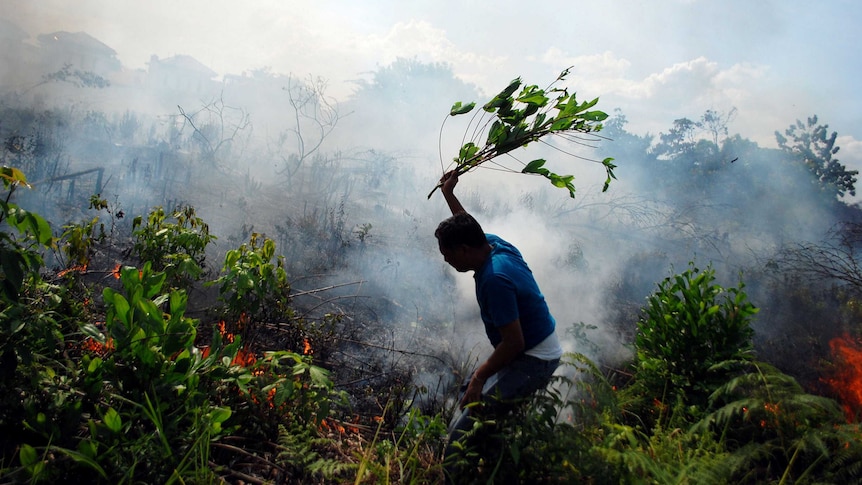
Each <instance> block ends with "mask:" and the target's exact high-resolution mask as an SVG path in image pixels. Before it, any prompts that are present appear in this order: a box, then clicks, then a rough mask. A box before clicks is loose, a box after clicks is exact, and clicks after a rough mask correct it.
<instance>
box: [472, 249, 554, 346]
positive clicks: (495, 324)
mask: <svg viewBox="0 0 862 485" xmlns="http://www.w3.org/2000/svg"><path fill="white" fill-rule="evenodd" d="M485 237H487V239H488V243H489V244H490V245H491V248H492V249H491V254H490V255H489V256H488V259H487V260H486V261H485V264H484V265H482V267H481V268H480V269H479V270H478V271H476V272H475V273H474V274H473V278H475V280H476V298H477V299H478V300H479V309H480V311H481V314H482V321H483V322H484V323H485V333H486V334H487V335H488V339H489V340H490V341H491V345H493V346H494V347H496V346H497V344H499V343H500V342H501V341H502V339H503V338H502V337H501V336H500V330H499V327H502V326H504V325H506V324H508V323H511V322H512V321H514V320H515V319H516V318H518V319H520V321H521V331H522V332H523V334H524V348H525V349H526V350H529V349H530V348H532V347H534V346H536V344H538V343H540V342H541V341H542V340H544V339H546V338H547V337H548V336H549V335H551V334H552V333H553V332H554V328H555V327H556V321H555V320H554V317H553V316H552V315H551V312H550V311H549V310H548V304H547V303H546V302H545V297H544V295H542V292H541V291H540V290H539V285H538V284H536V279H535V278H534V277H533V272H532V271H530V268H529V267H528V266H527V263H526V262H525V261H524V258H523V257H522V256H521V253H520V251H518V249H517V248H515V246H512V245H511V244H510V243H508V242H506V241H504V240H502V239H500V238H499V237H498V236H495V235H493V234H486V235H485Z"/></svg>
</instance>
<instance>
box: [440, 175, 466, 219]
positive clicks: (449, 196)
mask: <svg viewBox="0 0 862 485" xmlns="http://www.w3.org/2000/svg"><path fill="white" fill-rule="evenodd" d="M440 182H441V183H442V184H443V185H441V186H440V191H441V192H443V197H444V198H445V199H446V203H447V204H449V210H451V211H452V215H453V216H454V215H455V214H458V213H460V212H467V211H466V210H465V209H464V206H463V205H461V201H459V200H458V197H455V186H456V185H457V184H458V174H457V173H455V172H446V173H445V174H443V178H441V179H440Z"/></svg>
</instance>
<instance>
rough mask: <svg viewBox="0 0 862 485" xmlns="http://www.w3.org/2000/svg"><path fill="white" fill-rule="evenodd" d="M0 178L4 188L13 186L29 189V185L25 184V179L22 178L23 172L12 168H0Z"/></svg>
mask: <svg viewBox="0 0 862 485" xmlns="http://www.w3.org/2000/svg"><path fill="white" fill-rule="evenodd" d="M0 178H2V179H3V185H4V186H5V187H6V188H9V186H11V185H13V184H19V185H24V186H26V187H27V188H30V184H28V183H27V177H25V176H24V172H22V171H21V170H19V169H17V168H14V167H0Z"/></svg>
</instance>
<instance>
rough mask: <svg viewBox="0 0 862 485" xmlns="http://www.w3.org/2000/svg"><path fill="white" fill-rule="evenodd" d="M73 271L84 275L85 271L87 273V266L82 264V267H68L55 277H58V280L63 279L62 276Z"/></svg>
mask: <svg viewBox="0 0 862 485" xmlns="http://www.w3.org/2000/svg"><path fill="white" fill-rule="evenodd" d="M75 271H77V272H79V273H84V272H86V271H87V265H86V264H82V265H79V266H72V267H70V268H68V269H64V270H63V271H60V272H59V273H57V276H58V277H60V278H62V277H64V276H66V275H67V274H69V273H72V272H75Z"/></svg>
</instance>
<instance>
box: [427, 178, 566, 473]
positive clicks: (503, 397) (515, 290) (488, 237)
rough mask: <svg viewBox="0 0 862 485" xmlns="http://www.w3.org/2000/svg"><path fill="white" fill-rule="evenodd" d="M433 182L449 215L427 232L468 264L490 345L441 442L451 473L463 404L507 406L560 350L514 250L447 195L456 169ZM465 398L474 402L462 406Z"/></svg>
mask: <svg viewBox="0 0 862 485" xmlns="http://www.w3.org/2000/svg"><path fill="white" fill-rule="evenodd" d="M440 182H441V189H442V190H441V191H442V193H443V196H444V197H445V199H446V203H447V204H448V205H449V209H450V210H451V211H452V217H450V218H448V219H446V220H444V221H443V222H441V223H440V225H439V226H438V227H437V230H436V231H435V233H434V235H435V236H436V238H437V242H438V245H439V247H440V253H441V254H442V255H443V259H444V260H445V261H446V262H447V263H449V265H451V266H452V267H453V268H455V269H456V270H457V271H459V272H467V271H473V278H474V279H475V281H476V298H477V300H478V302H479V309H480V313H481V317H482V321H483V323H484V325H485V333H486V334H487V336H488V339H489V340H490V342H491V345H493V347H494V350H493V352H492V353H491V355H490V356H489V357H488V358H487V359H486V360H485V361H484V362H483V363H482V364H481V365H480V366H479V367H478V368H477V369H476V371H475V372H473V375H472V376H471V377H470V380H469V383H468V384H467V386H466V389H465V390H464V394H463V397H462V398H461V402H460V407H461V409H462V410H463V413H462V415H461V417H460V418H459V419H458V420H457V421H456V423H455V425H454V426H453V428H452V431H451V432H450V435H449V446H448V447H447V449H446V457H445V461H446V462H447V463H448V465H447V472H448V473H450V474H451V473H454V472H455V471H456V469H455V467H453V465H452V463H453V462H452V460H454V459H455V457H454V454H455V451H456V450H457V448H458V447H456V446H453V443H455V442H457V441H461V440H462V439H464V438H466V436H465V432H466V431H467V430H470V429H471V428H473V421H474V419H472V418H471V411H472V410H474V409H475V410H476V411H479V412H480V413H481V415H482V416H483V417H487V416H493V415H499V414H501V413H505V412H506V411H508V410H509V409H510V407H511V403H512V401H513V400H517V399H518V398H525V397H529V396H530V395H531V394H533V393H534V392H536V391H537V390H539V389H543V388H544V387H545V386H547V384H548V382H549V381H550V379H551V376H552V375H553V373H554V370H555V369H556V368H557V365H558V364H559V361H560V357H561V356H562V353H563V351H562V348H561V347H560V342H559V340H558V338H557V334H556V331H555V327H556V322H555V320H554V317H553V316H551V313H550V311H549V310H548V305H547V303H546V302H545V297H544V296H543V295H542V292H541V291H540V290H539V286H538V285H537V284H536V280H535V278H534V277H533V274H532V272H531V271H530V268H529V267H528V266H527V263H526V262H524V259H523V257H522V256H521V253H520V252H519V251H518V250H517V249H516V248H515V247H514V246H512V245H511V244H509V243H508V242H506V241H504V240H503V239H501V238H499V237H497V236H495V235H493V234H485V233H484V231H483V230H482V227H481V226H480V225H479V223H478V222H476V220H475V219H474V218H473V217H472V216H471V215H470V214H468V213H467V211H466V210H464V207H463V206H462V205H461V202H460V201H459V200H458V198H457V197H456V196H455V185H456V184H457V183H458V176H457V175H456V174H455V173H454V172H449V173H447V174H445V175H444V176H443V178H442V179H441V181H440ZM472 403H478V404H477V405H474V406H469V407H468V405H470V404H472ZM450 478H452V477H450Z"/></svg>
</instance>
